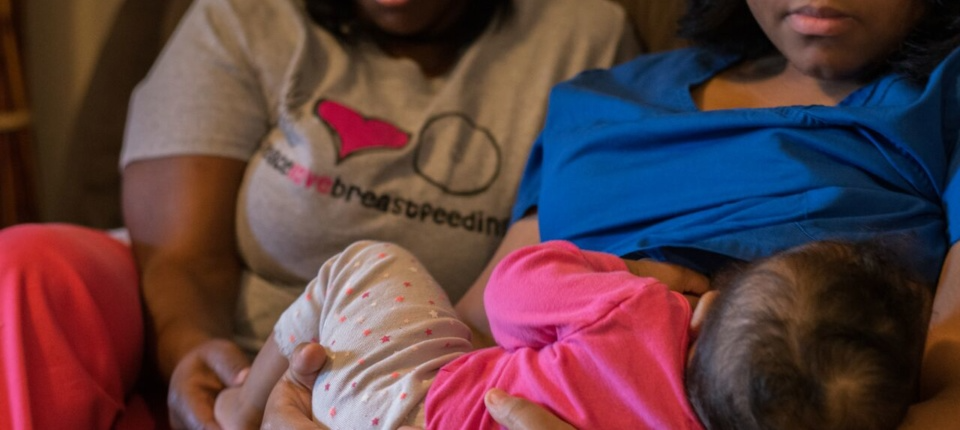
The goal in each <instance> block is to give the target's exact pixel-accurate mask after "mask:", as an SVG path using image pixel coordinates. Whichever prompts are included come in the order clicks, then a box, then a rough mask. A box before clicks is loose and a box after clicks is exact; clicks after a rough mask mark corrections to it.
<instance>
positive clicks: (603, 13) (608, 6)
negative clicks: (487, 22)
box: [513, 0, 629, 38]
mask: <svg viewBox="0 0 960 430" xmlns="http://www.w3.org/2000/svg"><path fill="white" fill-rule="evenodd" d="M514 5H515V14H514V16H513V19H516V20H517V21H518V22H517V24H518V26H519V27H520V28H525V29H527V30H535V29H540V30H543V31H551V32H555V33H558V32H566V33H568V34H570V35H573V36H576V37H581V38H596V37H610V35H614V36H616V37H619V35H620V34H621V33H622V32H623V30H624V29H625V27H626V26H628V25H629V24H628V17H627V14H626V12H625V11H624V10H623V8H622V7H621V6H620V5H619V4H616V3H613V2H610V1H608V0H520V1H516V2H514Z"/></svg>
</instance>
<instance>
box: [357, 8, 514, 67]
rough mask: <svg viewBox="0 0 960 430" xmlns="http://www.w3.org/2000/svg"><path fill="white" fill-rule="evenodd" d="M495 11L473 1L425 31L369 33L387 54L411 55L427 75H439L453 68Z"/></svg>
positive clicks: (371, 31)
mask: <svg viewBox="0 0 960 430" xmlns="http://www.w3.org/2000/svg"><path fill="white" fill-rule="evenodd" d="M495 12H496V9H495V8H493V7H491V6H490V5H489V4H486V3H485V1H474V2H469V3H468V4H467V5H465V6H464V7H463V9H461V10H459V11H457V12H456V13H455V14H454V15H453V16H454V18H453V19H452V20H451V21H450V22H448V23H445V24H443V25H441V26H440V27H439V28H435V29H433V30H431V31H429V32H426V33H423V34H417V35H412V36H395V35H390V34H387V33H383V32H380V31H378V30H376V29H372V30H370V31H369V34H370V36H371V37H372V38H373V40H374V42H375V43H376V44H377V45H378V46H380V49H382V50H383V51H384V52H386V53H387V55H390V56H393V57H399V58H409V59H411V60H413V61H414V62H416V63H417V64H418V65H419V66H420V70H421V71H422V72H423V74H424V75H425V76H427V77H436V76H440V75H443V74H446V73H447V72H448V71H450V69H452V68H453V66H454V65H455V64H456V63H457V60H459V58H460V54H461V53H462V52H463V50H464V49H465V48H466V47H467V46H469V45H470V44H472V43H473V42H474V41H475V40H476V39H477V38H478V37H480V34H481V33H483V31H484V29H486V28H487V26H488V25H489V24H490V21H491V20H492V19H493V17H494V14H495Z"/></svg>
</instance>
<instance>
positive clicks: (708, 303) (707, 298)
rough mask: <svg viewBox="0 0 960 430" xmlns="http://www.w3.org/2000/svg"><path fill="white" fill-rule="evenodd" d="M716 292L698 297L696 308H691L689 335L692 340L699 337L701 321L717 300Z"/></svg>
mask: <svg viewBox="0 0 960 430" xmlns="http://www.w3.org/2000/svg"><path fill="white" fill-rule="evenodd" d="M717 294H719V293H717V291H716V290H711V291H707V292H706V293H704V294H703V295H702V296H700V300H698V301H697V307H695V308H693V315H691V316H690V334H691V337H692V338H693V339H696V338H697V336H699V335H700V328H701V327H703V320H704V319H706V317H707V313H709V311H710V308H711V307H712V306H713V301H714V300H715V299H716V298H717Z"/></svg>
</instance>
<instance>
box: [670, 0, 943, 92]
mask: <svg viewBox="0 0 960 430" xmlns="http://www.w3.org/2000/svg"><path fill="white" fill-rule="evenodd" d="M923 2H924V4H925V6H926V8H927V10H926V13H925V14H924V16H923V17H922V18H921V19H920V21H919V22H918V23H917V25H916V26H914V28H913V31H912V32H910V34H908V35H907V38H906V40H904V42H903V43H902V44H901V45H900V48H899V49H898V50H897V52H895V53H894V54H893V55H892V56H891V57H890V58H889V59H888V61H887V67H886V68H883V69H882V70H880V71H879V72H881V73H883V72H887V71H892V72H896V73H901V74H903V75H904V76H906V77H908V78H909V79H910V80H912V81H914V82H917V83H924V82H926V81H927V79H928V78H929V77H930V72H932V71H933V69H934V68H936V67H937V65H938V64H940V62H941V61H942V60H943V59H944V58H946V56H947V55H948V54H950V52H952V51H953V50H954V49H955V48H957V46H960V2H958V1H956V0H923ZM680 36H681V37H684V38H686V39H688V40H690V41H691V42H693V43H694V44H696V45H700V46H705V47H709V48H712V49H718V50H720V51H723V52H727V53H733V54H738V55H742V56H744V58H746V59H754V58H759V57H762V56H765V55H768V54H770V53H772V52H774V51H775V50H776V48H775V47H774V46H773V44H772V43H771V42H770V40H769V39H768V38H767V36H766V35H765V34H764V33H763V30H761V29H760V25H759V24H757V22H756V20H755V19H754V18H753V15H752V14H751V13H750V8H749V7H748V6H747V2H745V1H744V0H688V9H687V13H686V14H685V15H684V16H683V18H681V20H680Z"/></svg>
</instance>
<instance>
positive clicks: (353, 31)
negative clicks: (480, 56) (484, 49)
mask: <svg viewBox="0 0 960 430" xmlns="http://www.w3.org/2000/svg"><path fill="white" fill-rule="evenodd" d="M305 4H306V8H307V13H308V14H309V15H310V18H311V19H313V21H314V22H315V23H317V25H319V26H321V27H323V28H324V29H326V30H327V31H329V32H330V33H331V34H333V35H334V36H336V37H337V38H338V39H340V40H341V41H344V42H352V41H355V40H356V39H357V38H359V37H360V36H362V35H363V34H365V33H366V32H369V31H372V29H367V28H364V27H363V26H361V25H359V20H358V16H357V6H356V0H305ZM512 13H513V0H474V1H471V2H470V3H469V4H468V6H467V10H466V11H465V12H464V17H465V22H464V23H463V26H462V27H461V31H459V32H458V33H457V34H458V35H461V36H462V38H463V40H461V41H460V42H461V43H462V44H464V45H466V44H469V43H470V42H471V41H472V40H473V39H474V38H475V37H476V36H478V35H479V34H480V33H481V32H482V31H483V29H484V28H486V26H487V25H488V24H490V22H491V20H493V21H497V20H500V21H502V20H506V19H509V17H510V15H511V14H512Z"/></svg>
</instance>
